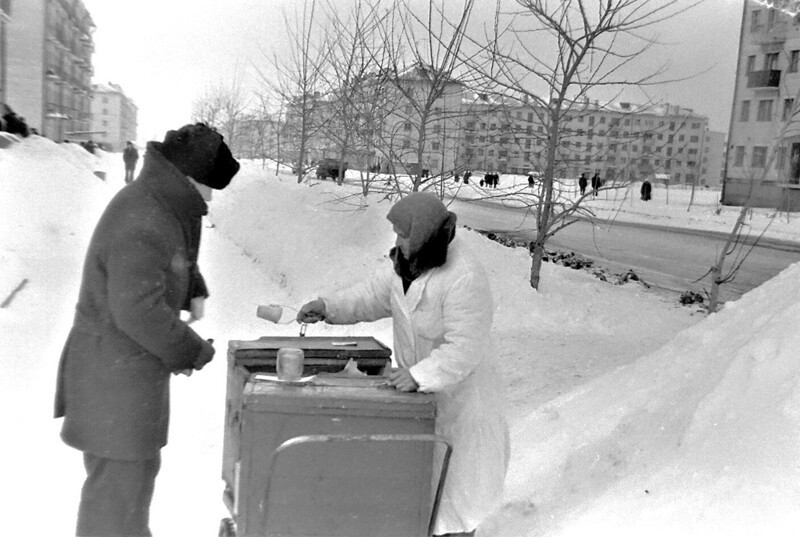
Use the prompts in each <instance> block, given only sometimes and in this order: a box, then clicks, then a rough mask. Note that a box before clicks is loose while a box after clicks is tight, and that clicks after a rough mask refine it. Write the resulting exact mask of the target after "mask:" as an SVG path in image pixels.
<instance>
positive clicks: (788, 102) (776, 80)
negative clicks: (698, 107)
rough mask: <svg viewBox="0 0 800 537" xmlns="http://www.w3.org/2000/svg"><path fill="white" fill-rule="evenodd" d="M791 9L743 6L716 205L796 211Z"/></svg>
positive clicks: (797, 142)
mask: <svg viewBox="0 0 800 537" xmlns="http://www.w3.org/2000/svg"><path fill="white" fill-rule="evenodd" d="M798 9H800V6H799V5H798V2H796V1H785V2H779V1H773V2H756V1H753V0H745V2H744V7H743V10H744V11H743V14H742V26H741V31H740V37H739V54H738V64H737V68H736V85H735V89H734V102H733V110H732V112H731V122H730V128H729V133H728V146H727V157H726V161H725V177H724V187H723V193H722V203H723V204H726V205H745V204H750V205H752V206H755V207H776V208H785V209H792V210H800V114H798V113H797V110H796V104H797V103H796V101H797V98H798V92H800V17H798V16H797V15H796V14H797V11H798Z"/></svg>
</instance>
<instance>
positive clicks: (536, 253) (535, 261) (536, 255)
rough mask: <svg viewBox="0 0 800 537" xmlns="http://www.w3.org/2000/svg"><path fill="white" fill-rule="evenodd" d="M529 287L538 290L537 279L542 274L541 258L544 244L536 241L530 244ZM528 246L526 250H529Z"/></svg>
mask: <svg viewBox="0 0 800 537" xmlns="http://www.w3.org/2000/svg"><path fill="white" fill-rule="evenodd" d="M531 246H532V247H533V248H532V250H531V277H530V282H531V287H533V288H534V289H539V278H540V275H541V272H542V258H543V257H544V244H542V242H541V241H539V240H536V241H533V242H532V243H531ZM531 246H529V247H528V248H530V247H531Z"/></svg>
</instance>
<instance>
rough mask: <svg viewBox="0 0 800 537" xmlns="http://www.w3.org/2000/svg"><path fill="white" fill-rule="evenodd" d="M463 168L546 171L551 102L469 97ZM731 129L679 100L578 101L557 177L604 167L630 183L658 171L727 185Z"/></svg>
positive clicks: (560, 146)
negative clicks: (719, 129)
mask: <svg viewBox="0 0 800 537" xmlns="http://www.w3.org/2000/svg"><path fill="white" fill-rule="evenodd" d="M463 103H464V106H465V107H466V109H467V112H466V113H465V114H464V117H465V121H464V123H463V127H464V129H463V132H464V136H463V140H462V144H461V150H460V152H459V157H460V159H459V168H461V169H470V170H481V171H490V172H499V173H515V174H528V173H529V172H542V171H543V170H544V167H545V162H546V157H547V155H546V150H547V148H548V146H549V144H548V138H549V132H550V121H551V118H550V117H549V116H548V110H547V108H545V107H543V106H541V105H537V104H531V103H530V102H529V101H528V100H526V99H521V100H517V101H514V100H508V99H492V98H490V97H488V96H486V95H481V96H475V95H472V94H469V95H468V96H467V98H466V99H465V100H464V101H463ZM723 136H724V135H723V133H715V132H711V131H709V130H708V118H707V117H705V116H701V115H698V114H695V113H694V112H693V111H692V110H691V109H688V108H683V107H680V106H675V105H669V104H665V105H656V106H652V105H651V106H642V105H634V104H632V103H624V102H623V103H610V104H607V105H600V104H599V103H597V102H596V101H595V102H590V101H584V102H581V103H576V102H571V103H568V105H567V106H565V108H564V112H563V115H562V116H561V122H560V135H559V140H558V143H557V146H556V169H555V175H556V176H557V177H565V178H568V177H573V178H574V177H577V176H579V175H580V174H581V173H585V174H587V176H589V175H593V174H594V173H599V174H600V176H601V177H602V178H603V179H604V180H606V181H619V182H629V181H635V180H637V179H643V178H645V177H652V176H653V175H654V174H659V175H660V176H666V175H668V176H669V177H670V181H671V182H673V183H680V184H700V185H713V186H716V185H718V184H719V175H720V170H721V169H722V156H721V155H722V150H723V148H724V144H723V141H722V139H723Z"/></svg>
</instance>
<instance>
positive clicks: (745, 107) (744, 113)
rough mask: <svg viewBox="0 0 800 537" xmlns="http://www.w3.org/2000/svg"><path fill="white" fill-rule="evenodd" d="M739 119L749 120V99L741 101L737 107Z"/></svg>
mask: <svg viewBox="0 0 800 537" xmlns="http://www.w3.org/2000/svg"><path fill="white" fill-rule="evenodd" d="M739 121H750V101H742V106H741V108H739Z"/></svg>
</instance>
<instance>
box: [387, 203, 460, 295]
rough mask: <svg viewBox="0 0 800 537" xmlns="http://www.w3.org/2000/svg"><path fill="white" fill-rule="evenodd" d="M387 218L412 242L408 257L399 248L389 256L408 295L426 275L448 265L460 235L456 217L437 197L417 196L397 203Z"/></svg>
mask: <svg viewBox="0 0 800 537" xmlns="http://www.w3.org/2000/svg"><path fill="white" fill-rule="evenodd" d="M386 218H387V219H388V220H389V221H390V222H391V223H392V224H394V225H395V226H396V228H397V230H398V231H399V234H400V236H402V237H404V238H408V240H409V251H408V257H406V256H405V255H403V253H402V252H401V251H400V250H399V249H398V248H397V247H394V248H392V249H391V251H390V252H389V256H390V257H391V259H392V261H393V262H394V270H395V272H396V273H397V274H398V275H399V276H400V277H401V278H402V279H403V289H404V290H406V291H407V290H408V287H409V285H411V282H413V281H414V280H415V279H417V278H419V277H420V276H421V275H422V274H424V273H425V272H426V271H428V270H430V269H432V268H434V267H440V266H442V265H444V264H445V262H447V246H448V245H449V244H450V241H452V240H453V237H455V234H456V215H455V213H452V212H450V211H448V210H447V208H445V206H444V204H443V203H442V201H441V200H440V199H439V198H438V197H436V196H435V195H434V194H431V193H428V192H414V193H412V194H409V195H408V196H406V197H404V198H403V199H401V200H400V201H398V202H397V203H395V204H394V206H392V208H391V209H390V210H389V214H388V215H386Z"/></svg>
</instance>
